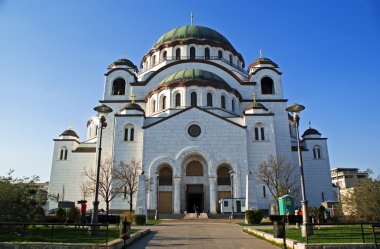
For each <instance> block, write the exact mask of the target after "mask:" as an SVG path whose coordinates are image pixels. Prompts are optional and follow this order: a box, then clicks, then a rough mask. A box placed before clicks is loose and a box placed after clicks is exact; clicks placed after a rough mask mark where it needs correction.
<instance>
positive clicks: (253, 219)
mask: <svg viewBox="0 0 380 249" xmlns="http://www.w3.org/2000/svg"><path fill="white" fill-rule="evenodd" d="M263 216H264V214H263V211H262V210H247V211H245V218H246V220H247V222H248V224H250V225H252V224H260V223H261V220H262V219H263Z"/></svg>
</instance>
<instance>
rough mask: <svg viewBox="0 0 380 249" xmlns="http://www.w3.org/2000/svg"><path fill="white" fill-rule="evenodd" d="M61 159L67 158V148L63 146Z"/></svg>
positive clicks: (60, 154) (60, 152)
mask: <svg viewBox="0 0 380 249" xmlns="http://www.w3.org/2000/svg"><path fill="white" fill-rule="evenodd" d="M59 160H67V148H66V147H63V148H61V149H60V151H59Z"/></svg>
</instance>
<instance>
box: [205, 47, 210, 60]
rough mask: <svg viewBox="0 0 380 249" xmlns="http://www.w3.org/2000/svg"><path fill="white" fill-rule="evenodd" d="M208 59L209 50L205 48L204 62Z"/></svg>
mask: <svg viewBox="0 0 380 249" xmlns="http://www.w3.org/2000/svg"><path fill="white" fill-rule="evenodd" d="M209 59H210V49H209V48H205V60H209Z"/></svg>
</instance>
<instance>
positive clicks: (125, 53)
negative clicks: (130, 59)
mask: <svg viewBox="0 0 380 249" xmlns="http://www.w3.org/2000/svg"><path fill="white" fill-rule="evenodd" d="M125 58H127V52H125V50H124V53H123V59H125Z"/></svg>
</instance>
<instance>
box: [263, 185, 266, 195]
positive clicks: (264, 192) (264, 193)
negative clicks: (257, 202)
mask: <svg viewBox="0 0 380 249" xmlns="http://www.w3.org/2000/svg"><path fill="white" fill-rule="evenodd" d="M263 197H264V198H266V197H267V193H266V191H265V186H263Z"/></svg>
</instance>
